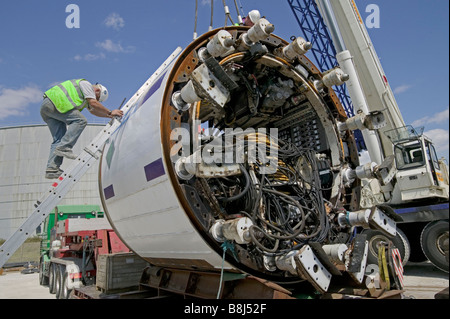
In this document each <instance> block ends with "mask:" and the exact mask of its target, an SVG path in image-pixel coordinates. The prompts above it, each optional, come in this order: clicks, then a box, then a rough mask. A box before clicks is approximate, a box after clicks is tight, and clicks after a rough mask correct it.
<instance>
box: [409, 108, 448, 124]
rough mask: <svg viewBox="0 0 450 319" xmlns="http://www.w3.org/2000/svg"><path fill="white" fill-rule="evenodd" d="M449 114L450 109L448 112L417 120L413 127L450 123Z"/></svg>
mask: <svg viewBox="0 0 450 319" xmlns="http://www.w3.org/2000/svg"><path fill="white" fill-rule="evenodd" d="M448 115H449V112H448V107H447V109H446V110H444V111H442V112H439V113H436V114H434V115H432V116H425V117H422V118H421V119H418V120H415V121H414V122H413V123H412V124H411V125H412V126H424V125H427V124H441V123H444V122H447V123H448V119H449V116H448Z"/></svg>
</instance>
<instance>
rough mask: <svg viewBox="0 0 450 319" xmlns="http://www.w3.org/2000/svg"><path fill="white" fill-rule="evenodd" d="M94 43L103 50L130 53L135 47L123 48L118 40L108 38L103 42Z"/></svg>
mask: <svg viewBox="0 0 450 319" xmlns="http://www.w3.org/2000/svg"><path fill="white" fill-rule="evenodd" d="M95 45H96V46H97V47H99V48H102V49H103V50H105V51H108V52H114V53H132V52H134V51H135V48H134V47H132V46H128V47H126V48H124V47H123V46H122V44H121V43H120V42H114V41H112V40H109V39H106V40H105V41H103V42H97V43H96V44H95Z"/></svg>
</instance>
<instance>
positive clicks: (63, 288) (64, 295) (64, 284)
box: [59, 271, 72, 299]
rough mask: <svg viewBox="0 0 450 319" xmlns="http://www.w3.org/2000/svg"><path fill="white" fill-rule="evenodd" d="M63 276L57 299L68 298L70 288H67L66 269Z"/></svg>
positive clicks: (67, 276) (67, 274) (67, 277)
mask: <svg viewBox="0 0 450 319" xmlns="http://www.w3.org/2000/svg"><path fill="white" fill-rule="evenodd" d="M63 278H64V279H63V281H62V286H61V296H60V298H59V299H69V297H70V293H71V292H72V289H69V287H68V286H67V283H68V280H69V273H68V272H67V271H65V272H64V276H63Z"/></svg>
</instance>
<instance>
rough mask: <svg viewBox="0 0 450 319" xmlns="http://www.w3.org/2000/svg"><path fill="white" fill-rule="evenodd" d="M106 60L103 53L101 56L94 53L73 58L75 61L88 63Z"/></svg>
mask: <svg viewBox="0 0 450 319" xmlns="http://www.w3.org/2000/svg"><path fill="white" fill-rule="evenodd" d="M104 58H106V55H105V54H104V53H103V52H101V53H99V54H93V53H88V54H85V55H80V54H77V55H76V56H74V57H73V59H74V60H75V61H88V62H90V61H97V60H102V59H104Z"/></svg>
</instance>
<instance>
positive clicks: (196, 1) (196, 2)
mask: <svg viewBox="0 0 450 319" xmlns="http://www.w3.org/2000/svg"><path fill="white" fill-rule="evenodd" d="M197 18H198V0H195V23H194V40H195V39H197Z"/></svg>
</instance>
